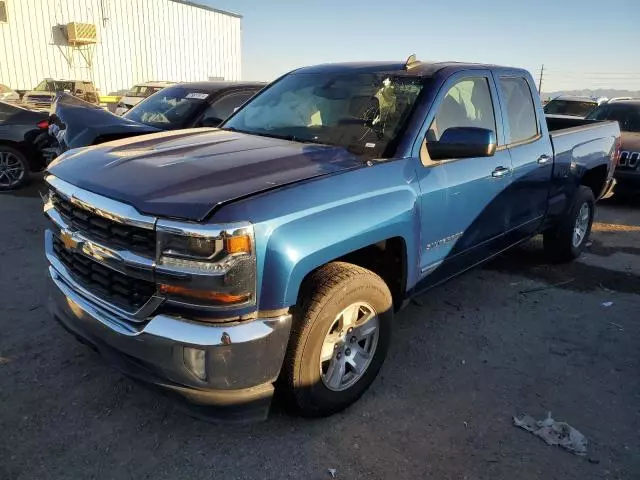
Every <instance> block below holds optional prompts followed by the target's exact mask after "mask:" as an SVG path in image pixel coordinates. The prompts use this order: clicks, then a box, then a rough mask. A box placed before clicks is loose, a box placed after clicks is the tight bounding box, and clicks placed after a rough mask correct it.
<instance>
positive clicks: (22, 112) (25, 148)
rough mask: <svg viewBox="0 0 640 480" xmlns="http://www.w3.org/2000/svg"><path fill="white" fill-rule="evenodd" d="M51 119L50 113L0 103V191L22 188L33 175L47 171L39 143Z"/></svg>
mask: <svg viewBox="0 0 640 480" xmlns="http://www.w3.org/2000/svg"><path fill="white" fill-rule="evenodd" d="M48 116H49V114H48V113H47V112H46V111H39V110H29V109H26V108H23V107H21V106H18V105H15V104H9V103H6V102H0V190H12V189H16V188H20V187H21V186H23V185H24V184H25V183H26V182H27V181H28V179H29V172H38V171H42V170H44V168H45V161H44V158H43V157H42V155H41V152H40V148H41V147H40V146H39V145H37V143H38V141H39V140H38V139H39V137H40V135H41V134H42V133H43V132H46V131H47V126H48V122H47V117H48Z"/></svg>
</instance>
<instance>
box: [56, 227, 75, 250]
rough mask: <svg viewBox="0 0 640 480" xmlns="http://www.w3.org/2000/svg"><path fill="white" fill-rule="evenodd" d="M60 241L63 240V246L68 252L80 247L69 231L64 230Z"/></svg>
mask: <svg viewBox="0 0 640 480" xmlns="http://www.w3.org/2000/svg"><path fill="white" fill-rule="evenodd" d="M60 240H62V244H63V245H64V248H66V249H67V250H75V249H76V247H77V246H78V241H77V240H76V239H75V238H73V233H71V232H69V231H67V230H62V231H61V232H60Z"/></svg>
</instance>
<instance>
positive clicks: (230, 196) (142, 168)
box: [48, 128, 365, 221]
mask: <svg viewBox="0 0 640 480" xmlns="http://www.w3.org/2000/svg"><path fill="white" fill-rule="evenodd" d="M364 165H365V164H364V162H363V161H362V159H361V158H359V157H356V156H355V155H353V154H351V153H350V152H348V151H347V150H345V149H344V148H341V147H333V146H328V145H316V144H309V143H299V142H290V141H287V140H280V139H275V138H269V137H263V136H257V135H248V134H244V133H238V132H231V131H226V130H219V129H211V128H193V129H188V130H174V131H169V132H161V133H156V134H153V135H144V136H141V137H134V138H126V139H122V140H117V141H114V142H110V143H105V144H102V145H96V146H94V147H89V148H86V149H81V150H78V151H73V152H68V153H66V154H64V155H62V156H61V157H59V158H58V159H56V160H55V161H54V162H53V163H52V164H51V165H50V166H49V169H48V170H49V172H50V173H51V174H52V175H55V176H56V177H58V178H60V179H62V180H65V181H67V182H69V183H71V184H73V185H75V186H78V187H80V188H83V189H85V190H89V191H91V192H94V193H97V194H99V195H104V196H106V197H109V198H112V199H114V200H118V201H121V202H125V203H128V204H130V205H132V206H134V207H135V208H136V209H137V210H138V211H140V212H141V213H146V214H150V215H157V216H162V217H173V218H181V219H187V220H193V221H202V220H204V219H206V218H207V216H208V215H209V214H210V213H211V212H212V211H213V210H214V209H215V208H216V207H217V206H220V205H222V204H224V203H227V202H230V201H232V200H234V199H238V198H242V197H246V196H249V195H253V194H256V193H259V192H263V191H265V190H269V189H273V188H276V187H278V186H282V185H287V184H290V183H293V182H298V181H302V180H307V179H311V178H314V177H319V176H323V175H331V174H335V173H338V172H341V171H345V170H350V169H354V168H359V167H362V166H364ZM238 220H241V219H238Z"/></svg>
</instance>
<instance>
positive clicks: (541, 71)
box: [538, 63, 544, 93]
mask: <svg viewBox="0 0 640 480" xmlns="http://www.w3.org/2000/svg"><path fill="white" fill-rule="evenodd" d="M543 75H544V63H543V64H542V67H541V68H540V80H539V81H538V93H540V92H542V76H543Z"/></svg>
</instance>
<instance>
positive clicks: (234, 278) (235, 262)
mask: <svg viewBox="0 0 640 480" xmlns="http://www.w3.org/2000/svg"><path fill="white" fill-rule="evenodd" d="M157 242H158V244H157V267H156V277H157V279H158V283H159V290H160V292H162V293H164V294H166V295H167V297H168V298H169V299H170V300H173V301H174V302H178V303H179V302H187V303H189V304H197V305H202V306H210V307H216V306H231V305H235V306H237V305H239V304H243V305H245V304H251V303H252V302H255V283H256V257H255V246H254V235H253V227H252V226H251V224H249V223H238V224H229V225H214V226H208V225H190V224H186V223H179V222H173V221H165V220H160V221H158V223H157Z"/></svg>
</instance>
